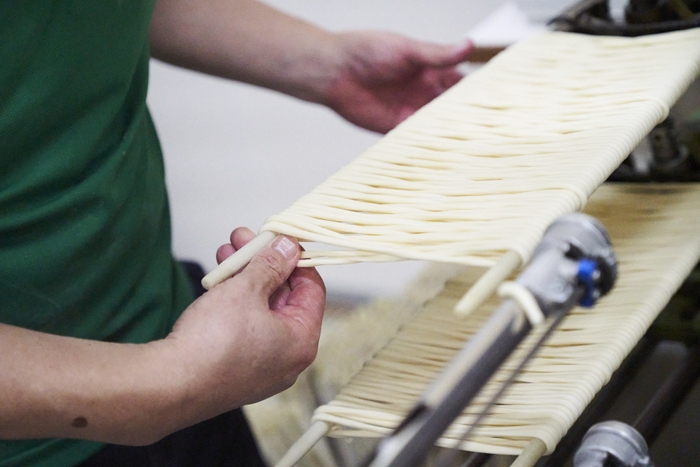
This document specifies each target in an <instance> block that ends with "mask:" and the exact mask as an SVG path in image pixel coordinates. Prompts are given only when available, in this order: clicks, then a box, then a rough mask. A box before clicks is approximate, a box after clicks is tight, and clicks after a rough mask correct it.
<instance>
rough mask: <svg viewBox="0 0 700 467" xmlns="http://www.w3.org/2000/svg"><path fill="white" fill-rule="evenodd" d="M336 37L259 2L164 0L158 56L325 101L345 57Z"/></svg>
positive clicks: (158, 16) (156, 22) (155, 46)
mask: <svg viewBox="0 0 700 467" xmlns="http://www.w3.org/2000/svg"><path fill="white" fill-rule="evenodd" d="M336 42H337V41H336V36H335V35H334V34H332V33H330V32H328V31H325V30H323V29H320V28H318V27H316V26H314V25H312V24H310V23H307V22H305V21H302V20H300V19H297V18H294V17H291V16H289V15H286V14H284V13H282V12H280V11H278V10H275V9H273V8H271V7H269V6H267V5H265V4H262V3H260V2H257V1H254V0H158V1H157V4H156V8H155V11H154V14H153V20H152V22H151V30H150V43H151V51H152V55H153V56H154V57H155V58H158V59H160V60H163V61H165V62H168V63H172V64H175V65H178V66H183V67H185V68H190V69H193V70H197V71H201V72H204V73H208V74H212V75H215V76H221V77H224V78H229V79H234V80H237V81H242V82H245V83H250V84H255V85H259V86H263V87H267V88H270V89H274V90H277V91H280V92H284V93H286V94H290V95H293V96H296V97H299V98H302V99H305V100H309V101H313V102H320V103H325V102H324V99H325V97H326V96H325V93H326V91H327V89H328V88H329V87H330V86H331V83H332V82H333V80H334V79H336V78H337V74H338V73H339V67H340V64H341V58H340V57H338V53H339V48H338V47H337V43H336Z"/></svg>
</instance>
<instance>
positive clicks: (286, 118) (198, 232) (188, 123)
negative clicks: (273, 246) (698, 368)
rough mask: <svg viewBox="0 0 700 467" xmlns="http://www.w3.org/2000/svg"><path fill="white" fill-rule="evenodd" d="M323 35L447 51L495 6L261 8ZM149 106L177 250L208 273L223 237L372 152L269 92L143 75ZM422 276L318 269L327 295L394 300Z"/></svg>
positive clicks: (456, 1)
mask: <svg viewBox="0 0 700 467" xmlns="http://www.w3.org/2000/svg"><path fill="white" fill-rule="evenodd" d="M268 3H270V4H272V5H274V6H276V7H278V8H280V9H283V10H285V11H288V12H289V13H291V14H294V15H296V16H300V17H302V18H305V19H308V20H310V21H313V22H315V23H317V24H320V25H322V26H324V27H326V28H328V29H331V30H343V29H351V28H381V29H387V30H392V31H396V32H401V33H404V34H407V35H410V36H412V37H416V38H421V39H425V40H431V41H437V42H443V43H451V42H454V41H458V40H460V39H462V38H463V37H464V36H465V34H466V33H467V31H468V30H469V29H470V28H472V27H473V26H474V25H475V24H476V23H477V22H478V21H480V20H481V19H482V18H484V17H485V16H486V15H487V14H488V13H490V12H492V11H493V10H494V9H495V8H497V7H498V6H499V5H500V4H501V3H503V1H502V0H501V1H488V2H487V1H476V0H442V1H439V2H433V1H427V0H403V1H399V0H392V1H372V0H354V1H342V2H341V1H335V2H328V1H322V0H297V1H282V0H269V2H268ZM151 73H152V76H151V87H150V89H149V98H148V101H149V105H150V107H151V110H152V112H153V116H154V119H155V122H156V126H157V127H158V130H159V132H160V135H161V140H162V144H163V149H164V152H165V157H166V170H167V182H168V187H169V191H170V197H171V205H172V211H173V223H174V226H173V228H174V248H175V252H176V254H177V255H178V257H180V258H189V259H195V260H197V261H199V262H200V263H202V264H203V265H204V266H205V268H206V269H207V270H209V269H211V268H213V267H214V266H215V261H214V252H215V251H216V248H217V247H218V246H219V245H221V244H222V243H224V242H225V241H227V239H228V235H229V233H230V231H231V230H232V229H233V228H234V227H237V226H240V225H245V226H248V227H250V228H252V229H253V230H257V229H258V228H259V227H260V225H262V223H263V221H264V220H265V219H266V218H267V217H268V216H269V215H272V214H275V213H277V212H279V211H281V210H283V209H284V208H286V207H287V206H288V205H289V204H290V203H291V202H292V201H293V200H295V199H297V198H298V197H300V196H301V195H303V194H305V193H306V192H308V191H309V190H310V189H312V188H313V187H315V186H316V185H317V184H319V183H320V182H321V181H323V180H324V179H325V178H326V177H327V176H329V175H330V174H332V173H334V172H335V171H336V170H337V169H338V168H340V167H341V166H343V165H345V164H346V163H348V162H350V161H351V160H352V159H353V158H354V157H356V156H357V155H359V154H360V153H361V152H363V151H364V150H365V149H366V148H367V147H368V146H370V145H371V144H372V143H373V142H375V141H376V140H377V139H378V138H379V135H376V134H374V133H371V132H368V131H365V130H361V129H358V128H356V127H353V126H352V125H350V124H349V123H347V122H345V121H344V120H342V119H341V118H340V117H338V116H336V115H335V114H334V113H332V112H331V111H330V110H328V109H326V108H324V107H321V106H318V105H312V104H308V103H305V102H301V101H299V100H296V99H292V98H289V97H287V96H284V95H281V94H278V93H274V92H271V91H267V90H262V89H257V88H254V87H251V86H248V85H242V84H240V83H232V82H226V81H224V80H222V79H217V78H212V77H208V76H204V75H201V74H197V73H193V72H189V71H185V70H181V69H176V68H174V67H171V66H168V65H165V64H163V63H160V62H155V61H154V62H153V63H152V66H151ZM421 267H422V265H419V264H414V263H394V264H380V265H352V266H335V267H324V268H321V274H322V275H323V277H324V279H325V281H326V284H327V286H328V289H329V294H333V293H337V294H352V295H360V296H374V295H379V294H381V295H391V294H395V293H397V292H398V291H400V290H401V289H402V288H403V287H404V284H406V283H408V282H409V281H410V280H411V279H412V278H413V277H414V276H415V274H416V273H417V271H418V270H419V269H420V268H421Z"/></svg>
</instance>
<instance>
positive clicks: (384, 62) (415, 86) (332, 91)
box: [325, 31, 472, 133]
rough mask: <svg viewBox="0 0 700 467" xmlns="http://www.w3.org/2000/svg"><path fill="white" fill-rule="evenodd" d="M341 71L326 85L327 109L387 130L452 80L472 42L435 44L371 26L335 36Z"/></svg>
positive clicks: (375, 128) (359, 122)
mask: <svg viewBox="0 0 700 467" xmlns="http://www.w3.org/2000/svg"><path fill="white" fill-rule="evenodd" d="M338 43H339V44H340V45H339V47H340V49H341V53H340V54H341V57H342V59H341V63H342V65H341V70H340V73H339V74H338V77H337V78H336V79H335V80H334V81H333V83H332V85H331V86H330V88H329V90H328V95H327V101H326V102H325V103H326V105H328V106H329V107H330V108H332V109H333V110H335V111H336V112H337V113H338V114H339V115H341V116H342V117H344V118H345V119H347V120H348V121H350V122H352V123H354V124H356V125H358V126H360V127H363V128H366V129H369V130H373V131H377V132H380V133H386V132H387V131H389V130H391V129H392V128H394V127H395V126H396V125H398V124H399V123H401V122H402V121H403V120H405V119H406V118H407V117H409V116H410V115H411V114H413V113H414V112H415V111H416V110H418V109H419V108H420V107H422V106H423V105H425V104H426V103H428V102H429V101H431V100H432V99H433V98H435V97H436V96H438V95H439V94H441V93H442V92H443V91H445V90H446V89H448V88H449V87H451V86H452V85H454V84H455V83H457V82H458V81H459V80H460V79H461V78H462V77H463V75H462V74H461V73H460V72H459V71H458V70H457V68H456V66H457V65H458V64H460V63H462V62H464V61H465V60H466V58H467V57H468V56H469V52H470V51H471V49H472V44H471V42H468V41H467V42H464V43H462V44H458V45H452V46H449V45H438V44H432V43H427V42H421V41H416V40H413V39H409V38H407V37H404V36H401V35H397V34H393V33H388V32H373V31H356V32H347V33H341V34H339V35H338Z"/></svg>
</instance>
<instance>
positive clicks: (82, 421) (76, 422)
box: [70, 417, 88, 428]
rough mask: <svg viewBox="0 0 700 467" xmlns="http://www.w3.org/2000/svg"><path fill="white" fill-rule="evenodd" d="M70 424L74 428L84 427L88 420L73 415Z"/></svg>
mask: <svg viewBox="0 0 700 467" xmlns="http://www.w3.org/2000/svg"><path fill="white" fill-rule="evenodd" d="M70 425H71V426H72V427H75V428H85V427H86V426H87V425H88V421H87V418H85V417H75V418H74V419H73V421H72V422H71V424H70Z"/></svg>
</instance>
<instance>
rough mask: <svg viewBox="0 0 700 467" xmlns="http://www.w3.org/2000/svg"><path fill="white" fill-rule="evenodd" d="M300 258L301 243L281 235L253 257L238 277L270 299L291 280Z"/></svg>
mask: <svg viewBox="0 0 700 467" xmlns="http://www.w3.org/2000/svg"><path fill="white" fill-rule="evenodd" d="M300 256H301V248H300V247H299V242H298V241H297V240H296V239H295V238H292V237H288V236H286V235H280V236H278V237H277V238H275V239H274V240H273V241H272V242H271V243H270V244H269V245H267V246H266V247H265V248H263V249H262V250H260V251H259V252H258V253H257V254H256V255H255V256H253V258H252V259H251V260H250V263H248V265H247V266H246V267H245V268H244V269H243V271H242V272H241V273H240V274H239V275H238V276H237V277H239V278H240V279H245V280H247V281H248V282H249V284H251V286H252V288H253V289H254V290H257V291H259V292H260V293H261V294H262V295H264V296H265V297H269V296H270V295H272V293H273V292H274V291H275V290H277V289H278V288H279V287H280V286H281V285H282V284H284V283H285V281H286V280H287V279H288V278H289V276H290V275H291V274H292V271H294V268H295V267H296V265H297V263H298V262H299V258H300Z"/></svg>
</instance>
